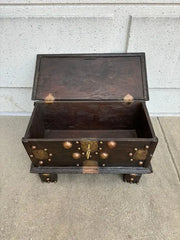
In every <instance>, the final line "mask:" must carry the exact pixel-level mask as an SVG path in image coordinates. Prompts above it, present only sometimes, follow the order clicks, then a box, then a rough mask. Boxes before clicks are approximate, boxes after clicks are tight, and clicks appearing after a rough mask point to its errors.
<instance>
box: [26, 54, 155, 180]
mask: <svg viewBox="0 0 180 240" xmlns="http://www.w3.org/2000/svg"><path fill="white" fill-rule="evenodd" d="M32 99H33V100H35V104H34V110H33V113H32V116H31V118H30V121H29V124H28V127H27V131H26V133H25V136H24V137H23V138H22V142H23V144H24V147H25V149H26V151H27V153H28V155H29V157H30V160H31V162H32V164H31V170H30V171H31V172H32V173H38V174H39V175H40V178H41V180H42V181H46V182H55V181H57V174H60V173H83V174H98V173H115V174H123V177H124V180H126V181H128V182H133V183H134V182H138V181H139V179H140V177H141V175H142V174H146V173H151V172H152V168H151V164H150V161H151V158H152V156H153V153H154V150H155V148H156V145H157V141H158V140H157V137H156V136H155V133H154V130H153V127H152V124H151V120H150V117H149V114H148V111H147V108H146V104H145V101H146V100H148V99H149V97H148V86H147V77H146V66H145V55H144V53H133V54H76V55H72V54H66V55H38V56H37V63H36V70H35V78H34V86H33V94H32Z"/></svg>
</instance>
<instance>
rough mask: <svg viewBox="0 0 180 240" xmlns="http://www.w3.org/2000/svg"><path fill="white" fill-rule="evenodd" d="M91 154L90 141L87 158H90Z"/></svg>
mask: <svg viewBox="0 0 180 240" xmlns="http://www.w3.org/2000/svg"><path fill="white" fill-rule="evenodd" d="M90 154H91V144H90V143H89V144H88V147H87V152H86V158H87V159H89V157H90Z"/></svg>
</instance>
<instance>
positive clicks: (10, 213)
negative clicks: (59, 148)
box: [0, 117, 180, 240]
mask: <svg viewBox="0 0 180 240" xmlns="http://www.w3.org/2000/svg"><path fill="white" fill-rule="evenodd" d="M28 120H29V118H28V117H0V141H1V142H0V156H1V157H0V240H9V239H10V240H11V239H17V240H30V239H33V240H44V239H45V240H51V239H52V240H56V239H57V240H61V239H62V240H101V239H102V240H129V239H131V240H141V239H142V240H156V239H158V240H160V239H161V240H177V239H180V177H179V176H180V118H175V117H172V118H167V117H164V118H153V119H152V121H153V125H154V128H155V132H156V134H157V136H158V138H159V145H158V147H157V150H156V153H155V154H154V157H153V159H152V166H153V170H154V173H153V174H151V175H144V176H143V177H142V179H141V182H140V183H139V184H138V185H136V184H129V183H124V182H123V181H122V179H121V177H120V176H119V175H59V176H58V177H59V180H58V182H57V183H56V184H55V183H51V184H47V183H41V181H40V179H39V176H38V175H35V174H30V173H29V168H30V160H29V158H28V156H27V154H26V152H25V150H24V148H23V146H22V144H21V137H22V136H23V135H24V132H25V129H26V126H27V123H28Z"/></svg>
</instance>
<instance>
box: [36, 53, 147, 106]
mask: <svg viewBox="0 0 180 240" xmlns="http://www.w3.org/2000/svg"><path fill="white" fill-rule="evenodd" d="M127 94H130V95H131V96H132V97H133V98H134V99H135V100H148V99H149V96H148V86H147V76H146V65H145V54H144V53H134V54H133V53H131V54H65V55H63V54H62V55H53V54H52V55H38V56H37V63H36V71H35V78H34V86H33V94H32V99H33V100H45V99H46V98H47V96H49V95H50V96H53V99H54V100H60V101H62V100H68V101H69V100H82V101H84V100H100V101H102V100H107V101H111V100H123V99H124V97H125V96H126V95H127Z"/></svg>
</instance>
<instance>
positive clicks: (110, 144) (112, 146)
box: [107, 141, 117, 149]
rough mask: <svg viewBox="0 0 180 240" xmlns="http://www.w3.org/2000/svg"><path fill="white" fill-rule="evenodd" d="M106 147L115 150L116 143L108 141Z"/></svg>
mask: <svg viewBox="0 0 180 240" xmlns="http://www.w3.org/2000/svg"><path fill="white" fill-rule="evenodd" d="M107 145H108V147H109V148H111V149H112V148H115V147H116V145H117V143H116V142H114V141H110V142H108V143H107Z"/></svg>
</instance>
